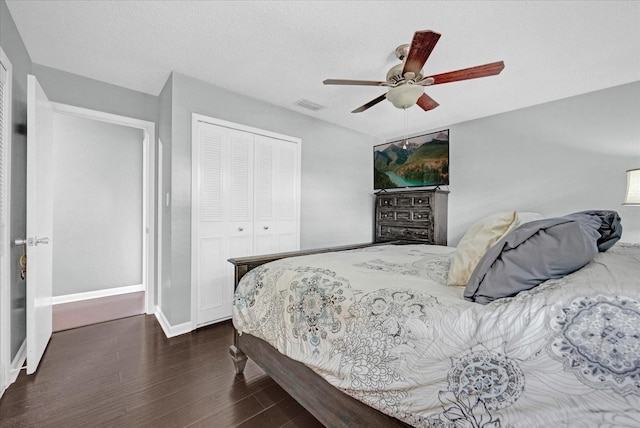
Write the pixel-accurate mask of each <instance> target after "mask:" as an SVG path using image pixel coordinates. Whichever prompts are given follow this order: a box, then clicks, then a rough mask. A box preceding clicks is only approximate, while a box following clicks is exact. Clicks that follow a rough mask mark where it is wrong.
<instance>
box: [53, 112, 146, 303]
mask: <svg viewBox="0 0 640 428" xmlns="http://www.w3.org/2000/svg"><path fill="white" fill-rule="evenodd" d="M143 138H144V136H143V132H142V130H140V129H136V128H131V127H127V126H122V125H117V124H112V123H107V122H102V121H98V120H92V119H87V118H82V117H77V116H71V115H66V114H55V115H54V142H53V144H54V158H53V165H54V177H53V180H54V197H53V200H54V211H53V236H54V238H53V267H54V268H53V295H54V296H61V295H67V294H75V293H84V292H89V291H96V290H104V289H109V288H117V287H123V286H131V285H139V284H142V269H143V263H142V224H143V221H142V220H143V219H142V214H143V212H142V209H143V208H142V202H143V181H142V180H143Z"/></svg>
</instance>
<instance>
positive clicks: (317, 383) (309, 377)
mask: <svg viewBox="0 0 640 428" xmlns="http://www.w3.org/2000/svg"><path fill="white" fill-rule="evenodd" d="M390 243H391V242H386V243H382V244H381V243H377V244H357V245H347V246H342V247H332V248H322V249H318V250H305V251H296V252H291V253H280V254H270V255H266V256H255V257H242V258H234V259H229V262H231V263H233V265H234V266H235V286H236V287H237V286H238V283H239V282H240V279H242V277H243V276H244V275H245V274H246V273H247V272H249V271H250V270H252V269H254V268H256V267H258V266H260V265H262V264H265V263H268V262H271V261H274V260H279V259H283V258H287V257H294V256H301V255H309V254H319V253H326V252H331V251H345V250H353V249H357V248H365V247H370V246H375V245H386V244H390ZM393 243H399V242H393ZM230 353H231V357H232V359H233V362H234V364H235V367H236V372H237V373H242V372H243V370H244V367H245V364H246V362H247V356H248V357H249V358H251V359H252V360H253V361H254V362H255V363H256V364H258V365H259V366H260V367H261V368H262V369H263V370H264V371H265V373H267V374H268V375H269V376H270V377H271V378H272V379H273V380H274V381H276V382H277V383H278V384H279V385H280V386H281V387H282V388H283V389H284V390H285V391H287V393H289V395H291V397H293V398H294V399H295V400H296V401H298V402H299V403H300V404H301V405H302V406H303V407H304V408H305V409H307V410H308V411H309V413H311V414H312V415H313V416H314V417H315V418H316V419H318V420H319V421H320V422H322V423H323V424H324V425H325V426H327V427H345V428H347V427H349V428H351V427H382V426H384V427H408V426H409V425H407V424H405V423H403V422H401V421H399V420H397V419H395V418H392V417H390V416H388V415H385V414H384V413H382V412H380V411H378V410H376V409H374V408H372V407H369V406H367V405H366V404H364V403H362V402H360V401H358V400H356V399H354V398H352V397H351V396H349V395H347V394H345V393H343V392H342V391H340V390H339V389H337V388H335V387H333V386H332V385H331V384H329V383H328V382H327V381H326V380H324V379H323V378H322V377H321V376H319V375H317V374H316V373H315V372H314V371H313V370H311V369H310V368H309V367H307V366H306V365H304V364H302V363H300V362H298V361H295V360H292V359H291V358H289V357H287V356H285V355H283V354H281V353H280V352H278V350H277V349H275V348H274V347H273V346H271V345H270V344H268V343H267V342H265V341H263V340H261V339H258V338H256V337H254V336H251V335H249V334H243V335H239V334H238V333H237V332H236V334H235V338H234V344H233V345H232V346H231V347H230Z"/></svg>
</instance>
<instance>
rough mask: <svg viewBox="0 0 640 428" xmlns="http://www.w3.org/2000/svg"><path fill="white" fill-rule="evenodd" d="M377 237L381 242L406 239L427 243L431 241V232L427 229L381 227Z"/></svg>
mask: <svg viewBox="0 0 640 428" xmlns="http://www.w3.org/2000/svg"><path fill="white" fill-rule="evenodd" d="M378 235H379V236H378V237H379V238H380V239H382V240H393V239H408V240H416V241H427V242H432V241H433V236H432V233H431V230H430V229H428V228H416V227H401V226H385V225H381V226H380V229H379V233H378Z"/></svg>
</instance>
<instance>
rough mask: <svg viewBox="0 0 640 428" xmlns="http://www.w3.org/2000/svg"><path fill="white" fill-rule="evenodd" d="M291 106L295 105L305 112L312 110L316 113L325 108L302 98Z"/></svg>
mask: <svg viewBox="0 0 640 428" xmlns="http://www.w3.org/2000/svg"><path fill="white" fill-rule="evenodd" d="M293 104H294V105H297V106H300V107H302V108H306V109H307V110H312V111H318V110H322V109H323V108H325V107H324V106H321V105H320V104H316V103H314V102H313V101H309V100H305V99H304V98H302V99H299V100H298V101H296V102H295V103H293Z"/></svg>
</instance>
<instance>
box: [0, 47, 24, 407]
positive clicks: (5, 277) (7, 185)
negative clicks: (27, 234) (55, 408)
mask: <svg viewBox="0 0 640 428" xmlns="http://www.w3.org/2000/svg"><path fill="white" fill-rule="evenodd" d="M0 67H3V68H4V69H5V70H6V71H7V75H6V76H7V84H6V85H5V88H4V97H3V100H4V102H5V104H4V106H3V110H4V114H5V117H4V124H5V126H4V129H3V131H4V136H3V137H4V138H3V141H4V143H5V152H4V159H5V164H4V174H5V175H4V177H3V180H2V183H3V185H4V189H0V192H4V195H3V197H4V207H3V208H4V212H3V213H2V217H3V218H4V222H5V231H4V236H3V238H4V240H3V241H2V242H0V245H1V246H2V248H1V249H0V397H2V394H3V393H4V391H5V389H7V387H8V386H9V385H11V384H12V383H13V382H14V381H15V378H14V377H13V376H12V375H11V370H10V368H11V363H10V361H11V303H10V302H11V298H10V296H11V276H10V271H11V269H10V267H11V266H10V261H11V244H10V242H11V209H10V208H9V207H10V206H11V128H12V127H13V124H12V116H11V110H12V109H11V106H12V104H13V98H12V93H11V87H12V83H13V80H12V79H13V67H12V66H11V62H10V61H9V58H8V57H7V55H6V54H5V53H4V50H3V49H2V47H0ZM0 227H2V226H1V225H0ZM25 349H26V348H25ZM25 352H26V351H25ZM25 356H26V354H25Z"/></svg>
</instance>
